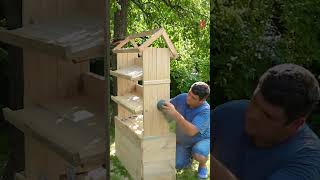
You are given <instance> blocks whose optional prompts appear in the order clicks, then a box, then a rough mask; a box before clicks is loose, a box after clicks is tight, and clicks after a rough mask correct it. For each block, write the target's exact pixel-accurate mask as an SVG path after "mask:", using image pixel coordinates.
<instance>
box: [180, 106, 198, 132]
mask: <svg viewBox="0 0 320 180" xmlns="http://www.w3.org/2000/svg"><path fill="white" fill-rule="evenodd" d="M174 118H175V119H176V122H177V123H178V124H179V125H180V126H181V127H182V128H183V129H184V130H185V132H187V134H188V135H189V136H194V135H196V134H197V133H198V132H199V131H198V129H197V128H196V126H194V125H193V124H192V123H190V122H189V121H187V120H186V119H184V117H183V116H182V115H181V114H180V113H179V112H177V111H176V112H175V114H174Z"/></svg>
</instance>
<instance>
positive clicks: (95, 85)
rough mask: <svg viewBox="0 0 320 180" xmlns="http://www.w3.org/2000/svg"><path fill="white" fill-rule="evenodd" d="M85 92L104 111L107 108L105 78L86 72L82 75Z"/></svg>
mask: <svg viewBox="0 0 320 180" xmlns="http://www.w3.org/2000/svg"><path fill="white" fill-rule="evenodd" d="M81 80H82V84H83V92H84V93H85V94H86V95H88V96H89V97H90V98H92V99H93V100H94V101H95V103H96V104H97V105H98V106H101V107H102V109H104V107H105V99H104V98H103V97H104V96H105V93H106V92H105V89H106V88H105V78H104V77H103V76H100V75H97V74H94V73H91V72H85V73H82V74H81Z"/></svg>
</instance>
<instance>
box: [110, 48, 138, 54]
mask: <svg viewBox="0 0 320 180" xmlns="http://www.w3.org/2000/svg"><path fill="white" fill-rule="evenodd" d="M112 51H113V52H114V53H139V52H140V50H139V49H138V48H124V49H114V50H112Z"/></svg>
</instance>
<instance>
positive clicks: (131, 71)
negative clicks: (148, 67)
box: [110, 65, 143, 81]
mask: <svg viewBox="0 0 320 180" xmlns="http://www.w3.org/2000/svg"><path fill="white" fill-rule="evenodd" d="M110 74H111V75H113V76H116V77H122V78H126V79H129V80H134V81H139V80H142V75H143V72H142V67H141V66H137V65H133V66H129V67H126V68H122V69H118V70H115V71H110Z"/></svg>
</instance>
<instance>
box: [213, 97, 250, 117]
mask: <svg viewBox="0 0 320 180" xmlns="http://www.w3.org/2000/svg"><path fill="white" fill-rule="evenodd" d="M249 102H250V101H249V100H245V99H242V100H233V101H229V102H226V103H224V104H221V105H219V106H217V107H216V108H215V109H214V110H213V111H212V112H213V114H212V115H214V114H216V115H217V114H225V113H226V114H233V113H237V112H238V113H242V112H243V111H244V110H245V109H246V108H247V106H248V104H249Z"/></svg>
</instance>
